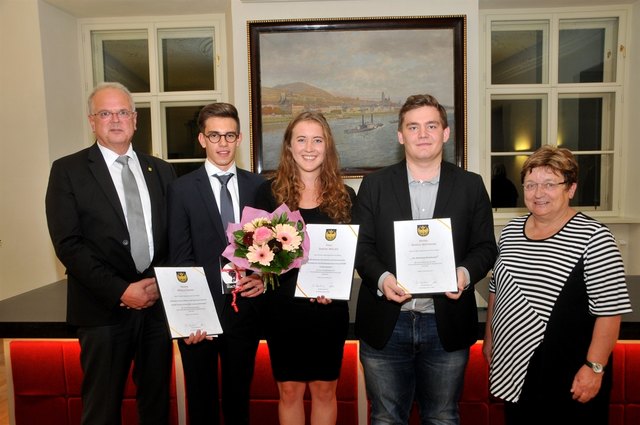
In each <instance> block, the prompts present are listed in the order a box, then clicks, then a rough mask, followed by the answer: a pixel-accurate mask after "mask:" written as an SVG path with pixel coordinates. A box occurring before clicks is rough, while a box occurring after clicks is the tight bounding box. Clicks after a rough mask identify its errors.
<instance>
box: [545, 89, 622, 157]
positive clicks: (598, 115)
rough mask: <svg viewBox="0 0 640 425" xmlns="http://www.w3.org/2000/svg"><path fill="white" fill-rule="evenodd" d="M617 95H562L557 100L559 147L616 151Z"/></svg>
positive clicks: (578, 149) (575, 149) (573, 149)
mask: <svg viewBox="0 0 640 425" xmlns="http://www.w3.org/2000/svg"><path fill="white" fill-rule="evenodd" d="M614 97H615V96H614V94H613V93H589V94H583V95H576V94H571V95H562V96H560V99H559V100H558V146H562V147H565V148H568V149H571V150H572V151H600V150H611V149H613V126H614V106H613V105H614Z"/></svg>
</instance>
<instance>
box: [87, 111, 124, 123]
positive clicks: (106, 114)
mask: <svg viewBox="0 0 640 425" xmlns="http://www.w3.org/2000/svg"><path fill="white" fill-rule="evenodd" d="M133 114H135V112H134V111H128V110H126V109H121V110H119V111H116V112H111V111H98V112H96V113H95V114H91V115H92V116H94V117H98V118H99V119H100V120H101V121H107V120H109V119H111V117H112V116H117V117H118V119H121V120H123V121H127V120H130V119H131V117H133Z"/></svg>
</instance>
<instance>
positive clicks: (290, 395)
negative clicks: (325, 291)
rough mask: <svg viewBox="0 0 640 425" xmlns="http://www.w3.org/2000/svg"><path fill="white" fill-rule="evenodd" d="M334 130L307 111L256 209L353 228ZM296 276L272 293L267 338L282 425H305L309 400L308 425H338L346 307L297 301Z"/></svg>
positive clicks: (286, 277)
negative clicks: (306, 398)
mask: <svg viewBox="0 0 640 425" xmlns="http://www.w3.org/2000/svg"><path fill="white" fill-rule="evenodd" d="M339 170H340V166H339V158H338V152H337V149H336V145H335V142H334V139H333V135H332V133H331V129H330V127H329V124H328V123H327V121H326V119H325V118H324V116H323V115H322V114H320V113H317V112H302V113H301V114H299V115H298V116H297V117H295V118H294V119H293V120H292V121H291V122H290V123H289V125H288V127H287V129H286V131H285V134H284V138H283V142H282V152H281V154H280V165H279V166H278V169H277V170H276V171H275V175H274V176H273V178H272V179H270V180H269V181H267V182H265V183H264V184H263V185H262V186H261V187H260V188H259V189H258V195H257V198H256V203H255V206H256V208H260V209H263V210H267V211H273V210H274V209H276V208H277V207H278V206H280V205H281V204H283V203H284V204H286V205H287V206H288V207H289V209H290V210H291V211H295V210H299V211H300V213H301V214H302V217H303V219H304V221H305V223H320V224H330V223H349V222H351V210H352V207H353V204H354V202H355V192H354V190H353V189H352V188H350V187H348V186H346V185H345V184H344V183H343V181H342V178H341V176H340V171H339ZM298 270H299V269H292V270H290V271H289V272H287V273H285V274H283V275H281V276H280V277H279V285H277V286H276V287H275V289H274V290H271V288H269V289H268V290H267V294H266V295H267V300H266V301H267V313H268V315H267V321H266V329H265V333H266V338H267V343H268V345H269V353H270V357H271V367H272V369H273V375H274V378H275V380H276V381H277V383H278V389H279V391H280V402H279V405H278V415H279V419H280V423H281V424H282V425H294V424H295V425H301V424H304V423H305V412H304V403H303V397H304V393H305V389H306V387H307V385H308V386H309V390H310V393H311V424H312V425H324V424H335V423H336V418H337V411H338V407H337V401H336V385H337V381H338V377H339V375H340V366H341V365H342V353H343V348H344V343H345V340H346V338H347V332H348V327H349V309H348V305H347V302H346V301H338V300H335V301H332V300H331V299H328V298H325V297H318V298H317V299H316V298H313V299H307V298H295V297H294V293H295V285H296V279H297V276H298Z"/></svg>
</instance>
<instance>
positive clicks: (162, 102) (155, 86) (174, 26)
mask: <svg viewBox="0 0 640 425" xmlns="http://www.w3.org/2000/svg"><path fill="white" fill-rule="evenodd" d="M208 28H211V29H213V42H214V55H215V57H214V78H215V80H214V90H194V91H176V92H164V91H161V90H160V87H161V72H162V70H161V63H160V59H161V58H160V55H161V53H160V49H161V45H160V37H159V34H158V32H159V31H160V30H176V34H178V33H179V32H178V30H180V29H184V30H190V29H208ZM78 31H79V38H80V40H81V45H80V57H81V60H82V81H83V88H84V99H86V98H87V97H88V96H89V93H90V92H91V90H92V89H93V87H94V86H95V85H96V83H97V82H96V81H95V79H94V71H93V52H92V47H93V46H92V40H91V33H92V32H93V31H113V32H114V33H115V32H120V31H121V33H120V35H124V36H126V34H127V31H131V32H132V34H133V32H134V31H137V32H138V33H140V31H146V33H147V40H148V43H149V81H150V88H151V89H150V91H149V92H148V93H132V95H133V100H134V101H135V102H136V104H146V105H148V107H149V108H150V110H151V137H152V141H151V144H152V150H153V155H154V156H157V157H160V158H163V159H165V160H167V161H168V162H172V163H185V162H202V161H203V159H202V158H194V159H193V160H190V159H179V160H169V159H167V157H166V156H167V148H166V146H167V140H166V139H167V138H166V130H165V128H166V125H165V123H164V120H163V115H162V112H163V109H164V107H165V106H166V105H168V104H169V105H171V104H173V105H175V104H178V103H183V104H197V103H200V104H207V103H211V102H228V99H229V88H228V87H229V83H228V76H227V49H226V45H227V42H226V29H225V15H224V14H207V15H179V16H145V17H131V18H126V17H123V18H90V19H81V20H79V21H78ZM205 31H206V30H205ZM185 34H187V33H185ZM188 34H189V35H193V34H194V33H193V32H189V33H188ZM208 34H209V35H210V34H211V33H210V32H208ZM119 39H122V37H119ZM83 107H84V108H85V112H86V114H89V111H88V110H86V108H87V105H86V102H84V106H83ZM85 131H86V134H88V135H91V128H90V126H89V124H88V122H86V121H85ZM90 137H93V136H92V135H91V136H90ZM194 143H195V141H194Z"/></svg>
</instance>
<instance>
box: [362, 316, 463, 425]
mask: <svg viewBox="0 0 640 425" xmlns="http://www.w3.org/2000/svg"><path fill="white" fill-rule="evenodd" d="M468 360H469V349H463V350H458V351H454V352H446V351H445V350H444V349H443V348H442V345H441V344H440V339H439V338H438V331H437V329H436V319H435V315H434V314H423V313H416V312H404V311H403V312H400V316H399V318H398V322H397V323H396V327H395V329H394V330H393V333H392V334H391V338H390V339H389V342H387V344H386V345H385V347H384V348H383V349H382V350H376V349H374V348H372V347H371V346H369V345H367V344H366V343H365V342H363V341H360V361H361V362H362V366H363V369H364V377H365V383H366V387H367V396H368V397H369V400H370V401H371V425H382V424H393V425H402V424H408V423H409V416H410V414H411V407H412V405H413V401H414V400H415V401H416V402H417V403H418V407H419V411H420V422H421V424H422V425H427V424H433V425H436V424H437V425H444V424H447V425H449V424H459V422H460V417H459V414H458V400H459V399H460V394H461V392H462V386H463V381H464V370H465V367H466V365H467V361H468Z"/></svg>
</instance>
